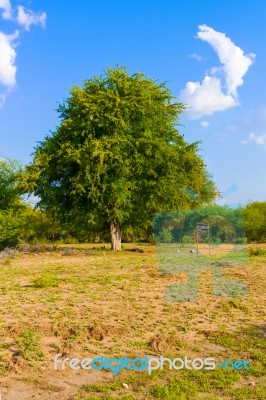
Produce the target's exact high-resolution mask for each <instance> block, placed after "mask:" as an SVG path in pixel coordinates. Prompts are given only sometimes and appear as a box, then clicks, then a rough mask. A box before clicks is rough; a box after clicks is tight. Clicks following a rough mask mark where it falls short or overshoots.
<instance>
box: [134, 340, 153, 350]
mask: <svg viewBox="0 0 266 400" xmlns="http://www.w3.org/2000/svg"><path fill="white" fill-rule="evenodd" d="M131 346H133V347H137V348H138V349H145V350H146V349H148V348H149V345H148V343H147V342H131Z"/></svg>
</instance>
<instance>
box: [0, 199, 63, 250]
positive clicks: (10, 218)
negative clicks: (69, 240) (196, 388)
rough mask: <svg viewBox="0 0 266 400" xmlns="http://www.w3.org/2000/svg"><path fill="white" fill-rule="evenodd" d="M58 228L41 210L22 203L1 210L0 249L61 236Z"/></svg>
mask: <svg viewBox="0 0 266 400" xmlns="http://www.w3.org/2000/svg"><path fill="white" fill-rule="evenodd" d="M59 236H60V235H59V231H58V228H57V227H56V225H55V224H54V223H52V222H51V221H50V220H49V219H48V218H47V217H46V216H45V215H44V214H43V213H42V212H41V211H39V210H34V209H32V208H31V207H30V206H27V205H25V204H22V203H21V204H20V205H17V206H13V207H11V208H10V209H7V210H0V249H1V248H5V247H15V246H16V245H18V244H19V243H25V242H27V243H28V242H29V243H34V242H40V241H47V240H52V239H55V238H57V237H59Z"/></svg>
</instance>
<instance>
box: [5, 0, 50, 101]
mask: <svg viewBox="0 0 266 400" xmlns="http://www.w3.org/2000/svg"><path fill="white" fill-rule="evenodd" d="M1 11H2V14H1ZM0 15H2V18H3V19H5V20H11V21H12V22H16V23H17V24H18V25H20V26H22V27H23V28H24V29H25V30H26V31H29V30H30V27H31V26H32V25H41V26H42V27H45V23H46V13H44V12H41V13H35V12H33V11H31V10H27V11H26V10H25V9H24V7H22V6H18V8H17V15H15V11H14V10H13V9H12V5H11V2H10V0H0ZM18 37H19V31H18V30H16V31H15V32H14V33H13V34H11V35H8V34H6V33H4V32H1V31H0V87H1V86H2V87H3V88H4V89H5V90H4V93H0V108H1V107H2V106H3V104H4V103H5V99H6V92H7V91H8V90H10V89H12V88H13V87H15V86H16V72H17V67H16V65H15V60H16V50H15V49H16V46H17V43H16V39H17V38H18Z"/></svg>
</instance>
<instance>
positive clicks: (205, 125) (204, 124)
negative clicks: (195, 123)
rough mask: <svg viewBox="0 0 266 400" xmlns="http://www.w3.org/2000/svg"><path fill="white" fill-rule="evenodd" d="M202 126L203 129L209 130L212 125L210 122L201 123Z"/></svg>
mask: <svg viewBox="0 0 266 400" xmlns="http://www.w3.org/2000/svg"><path fill="white" fill-rule="evenodd" d="M200 125H201V126H202V128H204V129H207V128H209V126H210V124H209V122H208V121H201V123H200Z"/></svg>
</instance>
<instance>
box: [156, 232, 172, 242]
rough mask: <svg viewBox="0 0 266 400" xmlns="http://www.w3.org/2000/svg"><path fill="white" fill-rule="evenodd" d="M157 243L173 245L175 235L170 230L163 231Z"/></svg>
mask: <svg viewBox="0 0 266 400" xmlns="http://www.w3.org/2000/svg"><path fill="white" fill-rule="evenodd" d="M157 241H158V242H159V243H172V242H173V235H172V233H171V232H170V231H169V230H168V229H163V230H162V231H161V232H160V233H159V235H158V237H157Z"/></svg>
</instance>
